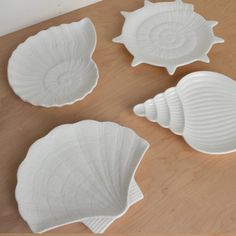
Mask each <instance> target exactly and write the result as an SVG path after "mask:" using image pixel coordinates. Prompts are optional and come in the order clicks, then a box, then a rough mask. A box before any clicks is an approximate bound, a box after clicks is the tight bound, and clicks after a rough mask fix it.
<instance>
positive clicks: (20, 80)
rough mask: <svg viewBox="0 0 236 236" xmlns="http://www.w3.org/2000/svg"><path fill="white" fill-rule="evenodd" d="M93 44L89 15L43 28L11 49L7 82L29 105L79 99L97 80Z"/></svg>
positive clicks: (93, 32) (52, 104)
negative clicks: (81, 18) (68, 22)
mask: <svg viewBox="0 0 236 236" xmlns="http://www.w3.org/2000/svg"><path fill="white" fill-rule="evenodd" d="M95 47H96V31H95V27H94V25H93V23H92V22H91V20H90V19H89V18H84V19H83V20H81V21H79V22H73V23H70V24H62V25H60V26H53V27H51V28H49V29H47V30H43V31H41V32H39V33H38V34H36V35H34V36H31V37H29V38H28V39H27V40H26V41H25V42H24V43H22V44H20V45H19V46H18V47H17V48H16V50H15V51H14V52H13V53H12V56H11V58H10V60H9V63H8V81H9V84H10V86H11V87H12V89H13V90H14V92H15V93H16V94H17V95H18V96H19V97H21V99H22V100H24V101H26V102H29V103H31V104H33V105H39V106H44V107H60V106H63V105H68V104H72V103H74V102H76V101H79V100H82V99H83V98H84V97H85V96H86V95H88V94H89V93H91V92H92V90H93V89H94V88H95V86H96V84H97V81H98V76H99V75H98V68H97V66H96V64H95V62H94V61H93V60H92V54H93V52H94V49H95Z"/></svg>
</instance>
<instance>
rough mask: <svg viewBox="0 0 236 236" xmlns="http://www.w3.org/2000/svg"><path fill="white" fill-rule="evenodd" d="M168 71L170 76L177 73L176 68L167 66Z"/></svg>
mask: <svg viewBox="0 0 236 236" xmlns="http://www.w3.org/2000/svg"><path fill="white" fill-rule="evenodd" d="M166 69H167V71H168V73H169V74H170V75H173V74H174V73H175V71H176V66H172V65H170V66H167V67H166Z"/></svg>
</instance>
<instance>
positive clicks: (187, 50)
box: [113, 0, 224, 75]
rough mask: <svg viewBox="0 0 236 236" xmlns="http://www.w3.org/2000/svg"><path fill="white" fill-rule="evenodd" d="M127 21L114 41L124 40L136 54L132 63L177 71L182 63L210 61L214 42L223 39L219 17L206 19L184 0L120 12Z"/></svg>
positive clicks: (133, 53) (219, 41) (130, 50)
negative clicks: (216, 31)
mask: <svg viewBox="0 0 236 236" xmlns="http://www.w3.org/2000/svg"><path fill="white" fill-rule="evenodd" d="M121 14H122V15H123V16H124V17H125V23H124V26H123V29H122V33H121V35H120V36H118V37H116V38H114V39H113V42H116V43H122V44H124V45H125V47H126V48H127V50H128V51H129V52H130V53H131V54H132V55H133V56H134V59H133V62H132V66H137V65H139V64H141V63H148V64H151V65H155V66H162V67H165V68H166V69H167V71H168V73H169V74H171V75H172V74H174V72H175V70H176V69H177V67H179V66H183V65H186V64H189V63H192V62H194V61H203V62H209V58H208V56H207V54H208V52H209V51H210V49H211V47H212V46H213V44H216V43H223V42H224V40H223V39H222V38H219V37H217V36H215V35H214V32H213V27H214V26H215V25H216V24H217V22H216V21H206V20H205V19H204V18H203V17H202V16H200V15H199V14H197V13H196V12H194V11H193V5H191V4H185V3H183V2H182V1H181V0H176V1H175V2H158V3H152V2H150V1H147V0H145V2H144V7H143V8H140V9H138V10H136V11H134V12H121Z"/></svg>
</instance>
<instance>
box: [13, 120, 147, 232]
mask: <svg viewBox="0 0 236 236" xmlns="http://www.w3.org/2000/svg"><path fill="white" fill-rule="evenodd" d="M148 146H149V144H148V143H147V142H146V141H145V140H144V139H142V138H140V137H139V136H137V135H136V134H135V133H134V132H133V131H132V130H130V129H128V128H125V127H122V126H119V125H118V124H115V123H112V122H97V121H91V120H88V121H82V122H78V123H75V124H68V125H62V126H59V127H57V128H55V129H54V130H53V131H51V132H50V133H49V134H48V135H47V136H45V137H44V138H41V139H39V140H38V141H37V142H36V143H34V144H33V145H32V146H31V148H30V149H29V151H28V154H27V156H26V158H25V160H24V161H23V162H22V164H21V165H20V167H19V170H18V174H17V187H16V199H17V203H18V208H19V211H20V213H21V215H22V217H23V218H24V219H25V221H27V223H28V225H29V226H30V228H31V229H32V231H33V232H45V231H47V230H50V229H52V228H56V227H59V226H61V225H65V224H69V223H72V222H79V221H81V222H83V223H84V224H85V225H87V226H88V227H89V228H90V229H91V230H92V231H93V232H95V233H102V232H104V231H105V229H106V228H107V227H108V226H109V225H110V224H111V223H112V222H113V221H114V220H115V219H117V218H118V217H120V216H121V215H122V214H124V213H125V212H126V211H127V210H128V208H129V207H130V206H131V205H132V204H134V203H135V202H137V201H139V200H141V199H142V198H143V195H142V192H141V190H140V189H139V187H138V185H137V183H136V182H135V179H134V174H135V171H136V169H137V167H138V165H139V163H140V161H141V159H142V157H143V155H144V153H145V152H146V150H147V148H148Z"/></svg>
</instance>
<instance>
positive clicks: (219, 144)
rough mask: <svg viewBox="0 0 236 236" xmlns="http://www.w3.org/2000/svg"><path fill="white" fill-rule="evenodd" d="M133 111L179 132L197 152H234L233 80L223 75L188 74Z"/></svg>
mask: <svg viewBox="0 0 236 236" xmlns="http://www.w3.org/2000/svg"><path fill="white" fill-rule="evenodd" d="M134 113H135V114H136V115H138V116H143V117H146V118H147V119H148V120H150V121H153V122H157V123H159V124H160V125H161V126H163V127H166V128H169V129H170V130H171V131H172V132H174V133H175V134H178V135H182V136H183V137H184V139H185V141H186V142H187V143H188V144H189V145H190V146H191V147H193V148H194V149H196V150H198V151H201V152H204V153H210V154H221V153H229V152H233V151H236V123H235V121H236V82H235V81H234V80H232V79H230V78H229V77H227V76H225V75H223V74H220V73H216V72H210V71H199V72H194V73H191V74H189V75H187V76H185V77H184V78H183V79H182V80H180V82H179V83H178V84H177V86H176V87H172V88H169V89H167V90H166V91H165V92H164V93H161V94H158V95H156V96H155V97H154V98H152V99H149V100H147V101H146V102H144V103H142V104H138V105H136V106H135V107H134Z"/></svg>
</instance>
